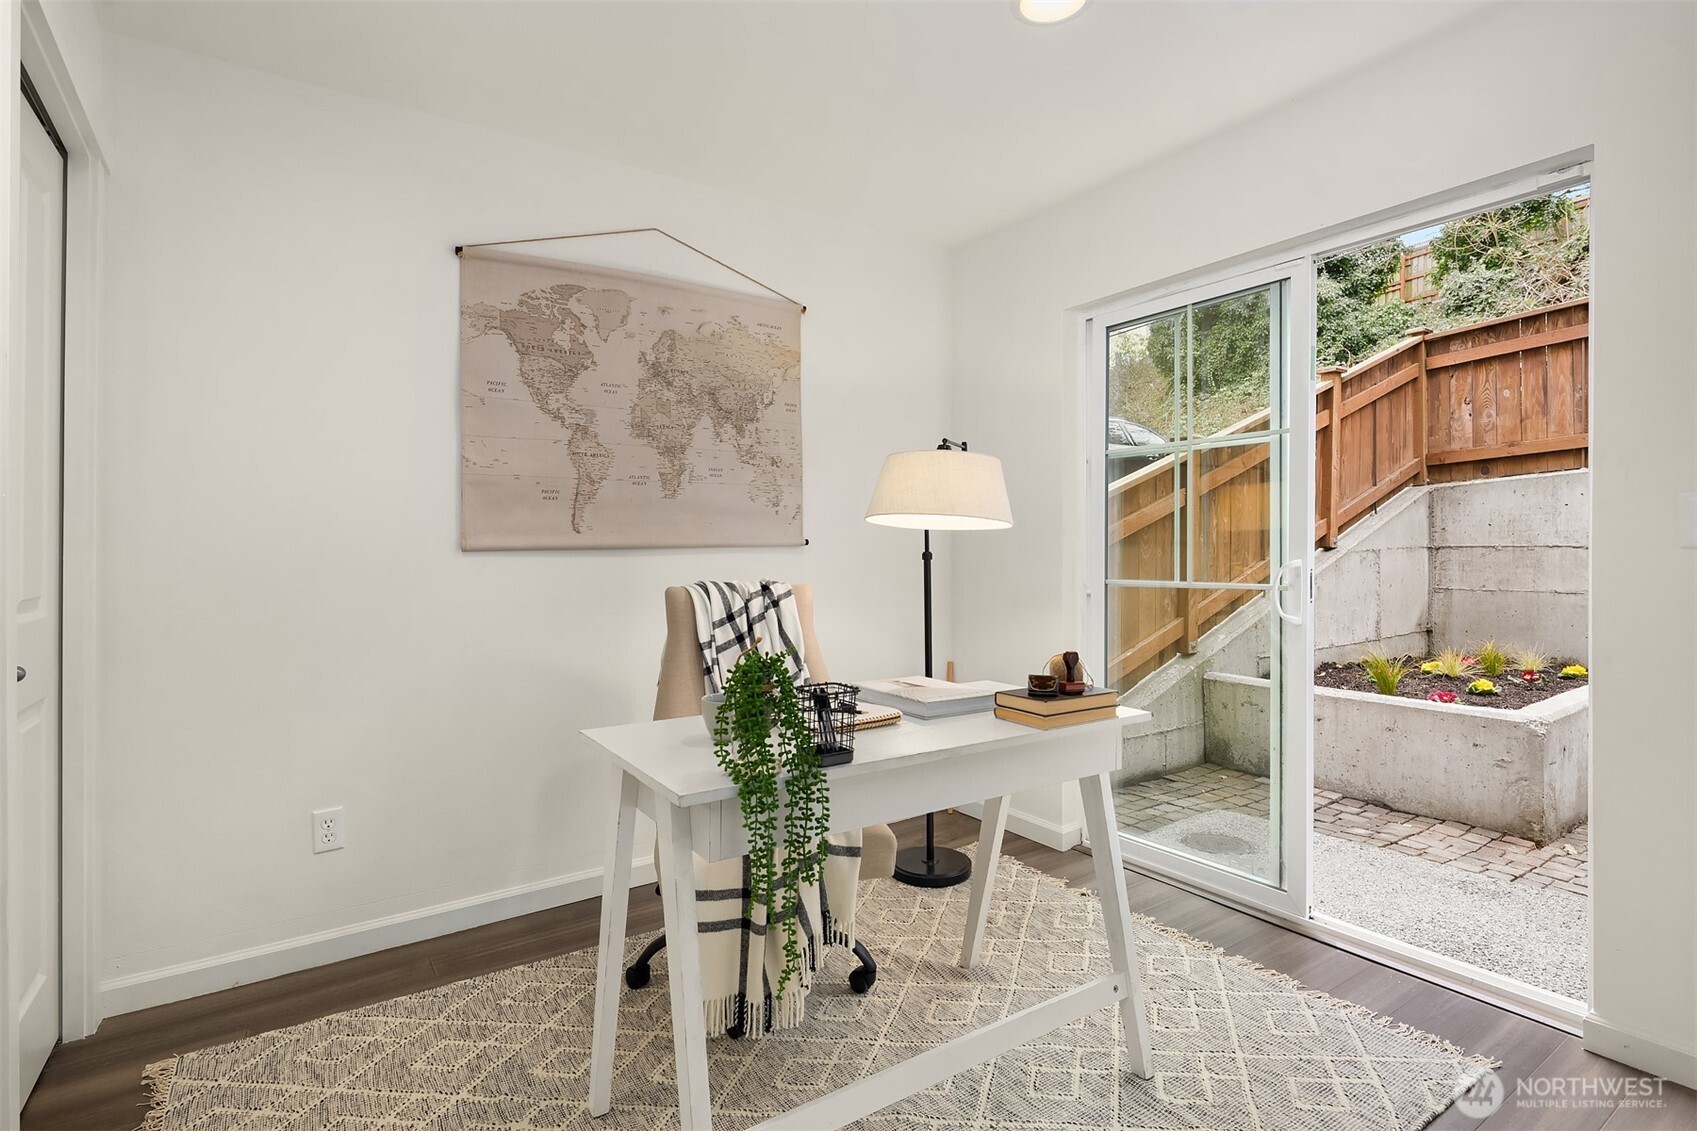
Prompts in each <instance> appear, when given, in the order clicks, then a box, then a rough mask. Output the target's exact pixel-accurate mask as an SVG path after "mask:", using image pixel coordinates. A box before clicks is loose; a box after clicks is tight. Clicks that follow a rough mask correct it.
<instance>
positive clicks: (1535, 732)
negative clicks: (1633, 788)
mask: <svg viewBox="0 0 1697 1131" xmlns="http://www.w3.org/2000/svg"><path fill="white" fill-rule="evenodd" d="M1267 688H1268V684H1267V681H1266V680H1264V679H1251V678H1248V677H1245V676H1235V675H1223V674H1219V673H1210V674H1209V675H1208V676H1206V677H1205V678H1204V681H1203V704H1204V705H1203V715H1204V719H1205V723H1206V725H1207V730H1206V734H1207V737H1206V743H1205V756H1206V758H1207V760H1208V761H1210V762H1214V763H1217V764H1220V765H1228V766H1232V767H1233V768H1235V769H1240V770H1244V771H1246V772H1251V773H1257V774H1265V773H1266V772H1267V729H1266V726H1267ZM1590 705H1591V689H1590V688H1589V687H1586V686H1580V687H1575V688H1573V689H1571V690H1568V691H1563V692H1561V693H1560V694H1558V695H1555V696H1552V697H1551V698H1548V699H1545V700H1543V701H1542V702H1538V703H1533V704H1531V705H1530V706H1526V707H1521V708H1519V709H1518V710H1504V709H1502V708H1500V707H1477V706H1472V705H1470V704H1468V703H1465V702H1461V701H1457V702H1455V703H1429V702H1427V701H1425V700H1423V699H1405V698H1400V697H1391V696H1386V695H1378V694H1372V693H1367V692H1359V691H1340V690H1336V689H1333V688H1327V687H1317V688H1315V689H1314V758H1315V762H1314V782H1315V784H1316V785H1317V786H1319V787H1320V788H1321V789H1330V790H1336V791H1337V792H1339V793H1341V794H1343V795H1344V796H1346V797H1355V798H1359V799H1361V800H1363V801H1368V802H1372V803H1375V804H1378V805H1383V806H1385V807H1386V808H1387V809H1391V810H1393V811H1395V812H1401V813H1414V814H1418V815H1419V816H1423V817H1436V818H1439V819H1441V820H1446V821H1460V822H1463V823H1465V824H1468V825H1477V826H1482V827H1484V828H1488V829H1496V830H1498V831H1499V832H1505V833H1509V834H1511V835H1513V836H1519V837H1525V838H1526V839H1528V840H1532V841H1537V842H1538V843H1540V844H1542V843H1544V842H1546V841H1549V840H1553V839H1555V838H1556V837H1558V836H1560V835H1561V834H1562V833H1565V832H1567V831H1568V830H1569V829H1571V828H1573V827H1574V826H1575V825H1578V824H1580V823H1581V822H1583V821H1584V820H1585V815H1586V811H1587V804H1588V795H1587V781H1588V778H1589V771H1590V767H1589V764H1588V762H1589V760H1588V757H1587V750H1588V747H1589V744H1590V718H1589V716H1590Z"/></svg>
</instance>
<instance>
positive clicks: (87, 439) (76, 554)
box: [0, 0, 109, 1119]
mask: <svg viewBox="0 0 1697 1131" xmlns="http://www.w3.org/2000/svg"><path fill="white" fill-rule="evenodd" d="M7 7H8V9H9V13H16V14H15V15H13V16H12V17H11V18H9V19H7V20H5V21H4V23H3V24H0V56H3V57H4V58H5V60H6V66H7V67H8V68H9V74H11V75H13V76H16V75H18V74H19V72H20V71H21V70H27V71H28V72H29V76H30V80H31V82H32V83H33V84H34V87H35V90H36V93H37V95H38V96H39V97H40V99H41V102H42V105H43V107H44V108H45V110H46V111H47V114H48V117H49V118H50V120H51V121H52V122H53V127H54V130H55V131H56V132H57V133H58V134H59V137H60V139H61V141H62V142H63V143H64V146H65V148H66V151H67V154H66V172H65V232H66V242H65V265H64V267H65V272H64V304H63V310H62V316H63V318H64V351H63V357H62V366H63V381H64V386H63V395H64V412H63V417H62V421H63V423H62V428H63V444H62V448H61V461H62V465H63V476H62V480H61V491H62V495H61V498H62V504H61V535H60V537H61V553H62V565H61V576H60V618H61V622H60V623H61V628H60V633H61V645H60V686H59V694H60V754H59V757H60V947H61V956H60V970H61V990H60V1002H61V1004H60V1037H61V1039H62V1040H67V1041H69V1040H76V1039H78V1038H81V1037H86V1036H88V1035H89V1034H91V1033H93V1032H94V1031H95V1029H96V1028H97V1027H98V1026H99V1024H100V1021H101V1014H100V1001H99V953H98V941H97V940H98V938H99V933H98V920H99V916H98V908H99V900H98V878H97V877H98V871H97V857H96V852H97V847H98V845H97V840H96V829H97V824H98V821H97V814H98V810H97V804H96V796H95V781H96V774H95V770H96V759H95V749H96V747H95V741H96V728H95V723H96V719H95V703H96V699H95V680H96V664H95V662H96V652H95V641H96V637H95V615H96V603H95V594H96V583H97V577H96V565H95V540H96V535H95V502H96V499H95V491H96V478H95V469H96V425H97V415H96V403H97V402H96V391H97V389H98V383H99V360H100V359H99V348H98V346H99V339H98V328H99V325H100V318H101V302H100V295H101V286H100V283H101V271H102V245H103V243H104V223H103V219H104V214H105V209H104V202H105V194H106V178H107V176H108V173H109V169H108V166H107V163H106V159H105V156H104V154H103V151H102V149H101V146H100V142H99V140H98V138H97V137H96V134H95V129H94V124H93V122H92V120H91V119H90V117H89V114H88V111H87V108H86V106H85V104H84V102H83V100H82V98H81V97H80V95H79V94H78V93H77V91H76V89H75V87H74V85H73V83H72V81H71V72H70V67H69V66H68V64H67V63H66V61H65V58H64V55H63V54H62V52H61V51H60V49H59V46H58V43H57V42H56V41H55V40H54V37H53V33H52V29H51V26H50V24H49V21H48V19H47V16H46V13H45V12H44V11H43V9H42V7H41V4H40V2H39V0H23V3H22V4H18V5H8V6H7ZM6 97H7V101H6V103H5V110H4V113H5V114H6V119H5V121H6V123H7V124H6V127H5V135H6V137H7V138H8V146H7V152H8V175H7V178H6V187H5V190H4V191H5V201H4V203H5V213H6V216H7V221H6V231H5V235H4V236H3V237H0V260H3V262H0V305H3V309H4V311H5V315H4V316H5V318H6V322H7V325H8V327H10V323H11V319H12V300H13V294H12V275H11V256H12V248H13V236H14V231H15V227H16V224H17V218H18V217H17V199H18V189H17V185H18V177H19V172H20V169H19V150H18V139H17V138H16V137H13V136H12V135H13V133H14V132H15V131H14V130H13V128H12V125H11V123H13V122H15V121H16V120H17V118H16V115H17V114H18V113H19V111H20V109H21V108H24V107H22V92H21V90H20V86H19V83H18V82H17V81H16V80H15V79H14V80H13V81H10V82H8V83H7V84H6ZM14 337H15V336H14V335H11V334H8V335H7V339H8V340H11V339H13V338H14ZM12 369H13V364H12V359H11V357H10V356H7V357H5V358H4V359H0V404H5V403H8V402H7V400H6V397H7V396H8V395H9V389H10V376H11V372H12ZM0 517H3V516H0ZM3 543H4V523H3V522H0V550H3ZM7 599H8V595H7V594H6V592H5V579H4V575H3V571H0V607H3V606H4V603H5V601H6V600H7ZM12 649H13V641H12V640H11V639H10V638H9V635H7V634H0V671H9V670H10V668H11V666H12V660H11V653H12ZM4 741H5V740H4V736H3V735H0V756H3V755H4V752H5V751H4ZM3 780H4V779H3V777H0V782H3ZM3 788H4V787H3V785H0V791H3ZM4 803H5V798H4V796H3V795H0V805H4ZM5 852H6V850H5V845H4V843H0V995H4V996H0V1001H8V1002H9V1001H10V1000H11V998H10V994H11V987H10V986H8V985H6V979H7V967H8V961H9V955H8V953H7V935H6V931H7V930H8V929H9V925H8V924H7V923H6V922H5V902H4V899H5V883H6V880H5V877H6V867H5V865H6V860H5ZM11 1024H12V1019H11V1012H10V1010H9V1009H8V1010H6V1012H5V1025H6V1031H4V1032H0V1047H3V1054H4V1056H5V1065H6V1067H5V1071H4V1073H3V1074H0V1112H6V1113H9V1114H8V1115H7V1116H6V1118H8V1119H9V1118H12V1115H13V1114H15V1113H16V1112H17V1111H18V1110H19V1109H20V1107H21V1105H22V1103H23V1100H24V1098H25V1097H23V1096H22V1095H19V1094H18V1092H19V1087H18V1083H19V1082H18V1080H17V1079H16V1065H15V1063H14V1061H15V1052H16V1039H15V1034H13V1033H11V1032H10V1026H11Z"/></svg>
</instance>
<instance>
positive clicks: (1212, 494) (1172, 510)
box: [1107, 299, 1591, 690]
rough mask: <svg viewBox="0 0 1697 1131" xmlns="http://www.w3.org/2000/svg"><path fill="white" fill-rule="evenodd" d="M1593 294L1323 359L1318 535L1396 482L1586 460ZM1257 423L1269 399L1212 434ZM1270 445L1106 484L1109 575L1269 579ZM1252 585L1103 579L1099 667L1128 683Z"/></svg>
mask: <svg viewBox="0 0 1697 1131" xmlns="http://www.w3.org/2000/svg"><path fill="white" fill-rule="evenodd" d="M1590 309H1591V307H1590V301H1589V300H1587V299H1581V300H1579V301H1576V302H1569V303H1562V304H1560V305H1557V306H1549V307H1544V308H1543V309H1541V310H1535V311H1531V312H1529V313H1526V314H1518V315H1513V316H1511V317H1508V318H1499V319H1496V320H1495V321H1491V322H1481V323H1476V324H1474V325H1471V326H1462V327H1459V328H1457V329H1454V330H1444V331H1440V332H1437V333H1433V332H1431V331H1428V330H1415V331H1411V332H1410V333H1409V335H1408V336H1407V337H1405V338H1403V339H1402V340H1401V341H1399V342H1397V343H1396V344H1395V345H1393V346H1391V347H1390V348H1388V349H1386V350H1383V351H1381V352H1380V353H1378V354H1375V355H1374V356H1373V357H1370V358H1368V359H1367V360H1365V361H1363V362H1361V363H1360V364H1358V365H1355V366H1352V367H1351V368H1349V369H1341V368H1340V369H1323V370H1321V371H1320V373H1319V378H1320V379H1319V381H1318V383H1317V384H1316V386H1315V397H1316V403H1315V421H1314V423H1315V441H1316V443H1315V492H1314V502H1315V517H1314V538H1315V542H1316V544H1317V545H1319V546H1322V547H1325V548H1331V547H1332V546H1335V545H1336V544H1337V538H1338V535H1339V534H1340V533H1342V532H1343V531H1345V530H1347V529H1348V528H1349V527H1350V526H1351V525H1353V524H1354V523H1356V522H1358V521H1360V520H1361V519H1362V518H1364V517H1366V516H1367V515H1368V514H1369V513H1371V512H1372V510H1373V509H1374V508H1375V507H1377V506H1379V505H1380V504H1381V503H1383V502H1384V501H1385V500H1387V499H1389V498H1390V497H1391V496H1392V495H1394V494H1395V493H1396V492H1398V491H1400V490H1402V489H1403V488H1405V487H1410V486H1414V485H1417V484H1421V483H1447V482H1456V481H1461V480H1469V479H1482V478H1489V477H1495V476H1502V475H1527V474H1531V473H1533V472H1539V471H1561V470H1567V469H1571V468H1580V467H1585V466H1587V462H1588V458H1589V446H1590V427H1589V418H1588V409H1587V406H1588V404H1589V399H1590V398H1589V387H1588V382H1589V373H1590V345H1591V342H1590V336H1591V324H1590ZM1266 427H1267V414H1266V413H1264V412H1263V413H1261V414H1259V415H1257V416H1252V417H1250V418H1248V419H1246V420H1243V421H1240V422H1239V423H1237V424H1235V425H1233V426H1232V427H1231V428H1229V429H1227V430H1226V431H1225V432H1224V433H1221V434H1220V435H1219V436H1217V437H1213V438H1212V439H1213V440H1214V441H1216V442H1218V441H1225V440H1227V437H1229V436H1231V435H1238V434H1253V433H1256V432H1260V431H1263V430H1265V429H1266ZM1227 442H1229V441H1227ZM1270 455H1271V448H1270V445H1269V444H1268V443H1267V442H1265V441H1263V442H1260V443H1255V442H1253V441H1246V442H1244V443H1243V444H1241V445H1237V446H1230V447H1220V448H1207V449H1203V450H1201V451H1198V452H1190V453H1181V454H1179V455H1177V456H1167V457H1165V458H1163V459H1161V460H1158V461H1156V462H1155V463H1152V464H1150V465H1148V466H1147V467H1143V468H1140V469H1139V470H1137V471H1135V472H1133V473H1132V474H1130V475H1128V476H1126V477H1124V478H1123V479H1120V480H1118V481H1117V482H1115V483H1112V484H1110V485H1109V487H1108V514H1107V521H1108V563H1107V564H1108V571H1109V573H1108V575H1109V576H1110V577H1117V578H1128V579H1140V580H1152V581H1163V580H1176V579H1189V578H1191V577H1192V575H1194V578H1195V579H1196V580H1201V581H1228V582H1238V583H1242V582H1262V581H1265V580H1267V576H1268V569H1269V552H1268V526H1269V522H1268V510H1267V508H1268V490H1267V486H1268V476H1269V474H1270V471H1271V468H1270V466H1269V457H1270ZM1192 483H1194V484H1195V489H1194V490H1192V486H1191V485H1192ZM1193 547H1194V558H1195V561H1194V565H1193V564H1192V562H1191V555H1192V552H1193V551H1192V548H1193ZM1175 558H1176V560H1177V563H1178V571H1179V572H1178V577H1177V578H1174V577H1173V576H1172V574H1173V563H1174V560H1175ZM1256 595H1257V594H1256V593H1255V592H1254V591H1244V590H1231V589H1145V588H1125V587H1116V586H1110V587H1109V588H1108V625H1109V629H1110V636H1109V652H1110V658H1109V661H1108V673H1107V677H1108V682H1109V683H1110V685H1112V686H1114V687H1118V688H1120V689H1122V690H1123V689H1126V688H1129V687H1131V686H1133V685H1135V684H1136V683H1137V682H1138V681H1139V680H1141V679H1142V678H1143V677H1144V676H1146V675H1148V674H1149V673H1150V672H1152V671H1154V670H1155V669H1156V668H1158V667H1159V666H1161V665H1162V664H1164V663H1166V662H1167V661H1168V660H1170V659H1172V658H1173V657H1174V656H1176V655H1179V654H1181V653H1189V652H1193V651H1195V650H1196V641H1197V639H1198V638H1199V637H1200V636H1201V635H1202V634H1203V633H1204V632H1206V631H1208V629H1210V628H1212V627H1213V626H1214V625H1215V624H1218V623H1219V622H1220V621H1221V620H1223V619H1224V618H1225V617H1226V615H1227V614H1229V613H1231V612H1232V611H1233V610H1234V609H1236V608H1238V607H1240V606H1241V605H1243V604H1246V603H1247V602H1248V601H1250V600H1252V599H1253V598H1254V597H1255V596H1256Z"/></svg>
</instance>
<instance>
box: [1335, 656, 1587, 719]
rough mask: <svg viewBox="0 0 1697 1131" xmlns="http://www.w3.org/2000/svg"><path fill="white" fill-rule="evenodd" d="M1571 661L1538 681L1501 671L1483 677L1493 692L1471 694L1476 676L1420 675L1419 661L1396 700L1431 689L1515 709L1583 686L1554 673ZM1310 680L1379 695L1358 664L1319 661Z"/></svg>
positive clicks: (1458, 700)
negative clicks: (1528, 680) (1527, 681)
mask: <svg viewBox="0 0 1697 1131" xmlns="http://www.w3.org/2000/svg"><path fill="white" fill-rule="evenodd" d="M1573 662H1574V661H1572V660H1559V661H1557V662H1556V663H1554V664H1552V665H1550V669H1549V670H1548V671H1546V672H1545V673H1544V678H1543V682H1541V683H1530V684H1529V683H1524V682H1522V681H1521V678H1520V673H1519V672H1504V673H1503V674H1502V675H1500V676H1495V677H1491V676H1487V677H1485V678H1487V679H1490V681H1491V682H1492V683H1494V684H1496V685H1497V694H1495V695H1473V694H1470V693H1469V692H1468V690H1467V685H1468V684H1470V683H1472V682H1473V681H1474V680H1476V679H1478V678H1479V677H1478V676H1471V675H1470V676H1468V677H1467V678H1465V679H1451V678H1450V677H1449V676H1446V675H1424V674H1422V673H1421V671H1420V666H1419V664H1415V665H1414V670H1413V671H1411V672H1409V673H1408V674H1407V675H1405V676H1403V677H1402V682H1401V683H1400V684H1398V685H1397V692H1396V697H1397V698H1398V699H1424V698H1426V697H1427V696H1428V695H1430V694H1432V693H1433V692H1434V691H1453V692H1455V704H1445V706H1452V705H1460V704H1463V703H1466V704H1468V705H1470V706H1473V707H1497V708H1500V709H1502V710H1505V711H1513V710H1517V709H1519V708H1521V707H1525V706H1528V705H1530V704H1532V703H1537V702H1539V701H1541V700H1544V699H1548V698H1550V697H1551V696H1552V695H1560V694H1561V693H1562V692H1564V691H1572V690H1573V689H1574V688H1576V687H1584V686H1585V685H1586V683H1588V682H1589V681H1588V680H1585V679H1562V678H1561V677H1560V676H1558V675H1557V674H1556V673H1557V672H1559V671H1561V670H1562V669H1563V668H1565V667H1566V666H1567V665H1568V664H1570V663H1573ZM1314 683H1315V685H1316V686H1319V687H1335V688H1337V689H1339V690H1340V691H1366V692H1369V693H1371V694H1374V695H1377V694H1379V693H1380V692H1379V689H1378V688H1377V687H1374V686H1373V681H1372V680H1370V679H1368V678H1367V673H1366V672H1364V671H1362V670H1361V665H1360V664H1321V665H1320V666H1319V667H1317V668H1315V669H1314Z"/></svg>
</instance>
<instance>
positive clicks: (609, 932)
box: [589, 771, 637, 1115]
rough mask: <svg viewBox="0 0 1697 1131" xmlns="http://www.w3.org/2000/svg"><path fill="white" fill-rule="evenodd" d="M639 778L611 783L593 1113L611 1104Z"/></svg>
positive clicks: (592, 1051)
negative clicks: (611, 814)
mask: <svg viewBox="0 0 1697 1131" xmlns="http://www.w3.org/2000/svg"><path fill="white" fill-rule="evenodd" d="M636 790H637V781H636V779H635V778H633V777H631V776H630V775H629V774H627V773H624V772H623V771H620V772H619V780H618V782H617V784H615V785H614V787H613V821H612V827H611V828H610V829H609V830H608V832H607V855H606V857H605V859H606V861H607V863H606V869H607V870H606V871H605V872H603V873H602V876H601V953H600V956H599V957H598V958H597V960H596V967H595V1035H594V1037H593V1038H592V1040H591V1042H590V1048H589V1114H590V1115H606V1114H607V1112H608V1110H609V1109H610V1108H611V1107H612V1105H613V1044H614V1042H615V1041H616V1040H617V1039H618V1035H619V991H620V990H621V989H622V988H623V987H624V984H625V979H624V973H625V972H624V964H625V914H626V912H627V911H628V910H629V908H630V861H631V848H632V845H631V838H632V837H633V836H634V835H635V832H636Z"/></svg>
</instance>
